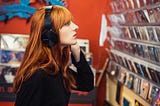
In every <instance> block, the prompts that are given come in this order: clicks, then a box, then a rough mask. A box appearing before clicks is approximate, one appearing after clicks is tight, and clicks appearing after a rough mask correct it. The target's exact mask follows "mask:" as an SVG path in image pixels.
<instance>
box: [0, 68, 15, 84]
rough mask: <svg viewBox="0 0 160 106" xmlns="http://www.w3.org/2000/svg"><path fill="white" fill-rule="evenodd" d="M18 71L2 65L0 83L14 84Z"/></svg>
mask: <svg viewBox="0 0 160 106" xmlns="http://www.w3.org/2000/svg"><path fill="white" fill-rule="evenodd" d="M16 69H17V68H14V67H10V66H3V65H0V83H3V84H4V83H13V80H14V76H15V73H16Z"/></svg>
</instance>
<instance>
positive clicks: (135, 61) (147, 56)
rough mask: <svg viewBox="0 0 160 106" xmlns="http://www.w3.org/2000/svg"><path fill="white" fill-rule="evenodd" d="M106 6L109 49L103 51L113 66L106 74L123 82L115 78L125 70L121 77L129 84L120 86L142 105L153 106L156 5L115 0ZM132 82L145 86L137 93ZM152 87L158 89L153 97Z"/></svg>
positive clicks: (159, 63) (159, 75) (159, 55)
mask: <svg viewBox="0 0 160 106" xmlns="http://www.w3.org/2000/svg"><path fill="white" fill-rule="evenodd" d="M110 5H111V8H112V14H110V15H109V16H108V19H109V21H110V22H111V27H110V28H108V31H109V34H110V37H111V38H110V42H111V47H110V49H106V50H107V52H108V53H110V56H109V57H110V58H111V59H112V61H113V63H114V64H115V65H116V66H114V65H113V66H112V65H111V67H112V68H110V69H109V70H110V71H112V70H116V71H115V72H113V74H114V73H115V76H116V79H117V80H118V81H119V80H121V81H122V82H123V81H124V79H123V78H121V77H118V76H119V74H120V73H121V71H122V70H123V71H124V70H125V71H126V72H127V73H125V74H124V73H123V72H122V73H121V74H123V77H124V76H126V75H127V74H129V75H128V76H129V78H130V79H129V81H130V80H132V82H127V83H125V84H124V85H125V86H126V85H127V86H126V87H127V88H129V89H130V90H131V91H133V92H134V93H135V94H137V95H138V96H140V97H142V99H144V100H145V101H146V103H149V104H150V105H155V104H156V102H155V101H156V100H153V99H156V98H157V97H158V95H160V1H159V0H115V1H112V2H111V4H110ZM117 67H118V68H117ZM117 73H118V74H117ZM117 75H118V76H117ZM126 79H127V78H126ZM135 80H138V81H139V80H140V82H141V83H144V86H145V84H146V85H148V86H147V87H144V86H139V89H138V90H139V91H137V88H136V87H135V88H132V87H131V84H133V82H134V81H135ZM140 85H142V84H140ZM153 86H154V87H156V88H157V89H158V91H155V92H157V94H156V95H154V90H155V88H154V87H153ZM152 88H153V89H152ZM143 89H146V91H143ZM135 90H136V92H135ZM140 90H141V91H140ZM137 92H138V93H137ZM145 92H147V94H146V93H145ZM152 93H153V95H152ZM148 95H151V97H148ZM151 99H152V100H151ZM153 102H154V103H153Z"/></svg>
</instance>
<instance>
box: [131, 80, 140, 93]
mask: <svg viewBox="0 0 160 106" xmlns="http://www.w3.org/2000/svg"><path fill="white" fill-rule="evenodd" d="M140 88H141V79H139V78H138V77H134V82H133V91H134V92H135V93H136V94H139V93H140Z"/></svg>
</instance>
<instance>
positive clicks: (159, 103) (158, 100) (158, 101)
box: [153, 91, 160, 106]
mask: <svg viewBox="0 0 160 106" xmlns="http://www.w3.org/2000/svg"><path fill="white" fill-rule="evenodd" d="M153 106H160V91H159V93H158V95H157V97H156V101H155V102H154V105H153Z"/></svg>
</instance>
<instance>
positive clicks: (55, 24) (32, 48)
mask: <svg viewBox="0 0 160 106" xmlns="http://www.w3.org/2000/svg"><path fill="white" fill-rule="evenodd" d="M77 29H78V26H77V25H76V24H75V23H74V22H73V20H72V15H71V13H70V12H69V10H68V9H66V8H65V7H61V6H56V5H55V6H52V7H48V6H46V7H42V8H39V9H38V10H37V11H36V12H35V14H34V15H33V18H32V23H31V31H30V38H29V42H28V45H27V47H26V51H25V54H24V57H23V61H22V62H21V65H20V67H19V68H18V70H17V72H16V76H15V79H14V92H15V93H16V101H15V106H68V103H69V98H70V94H71V93H70V91H71V90H72V89H76V90H81V91H91V90H92V89H93V79H94V78H93V73H92V71H91V69H90V66H89V65H88V63H87V62H86V59H85V56H84V54H83V53H82V51H81V49H80V47H79V45H78V44H77V39H76V37H77V36H76V33H77V32H76V31H77ZM55 36H56V37H55ZM70 59H71V60H72V63H73V64H74V65H75V67H76V68H77V70H76V71H73V70H71V69H70V68H69V61H70Z"/></svg>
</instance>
